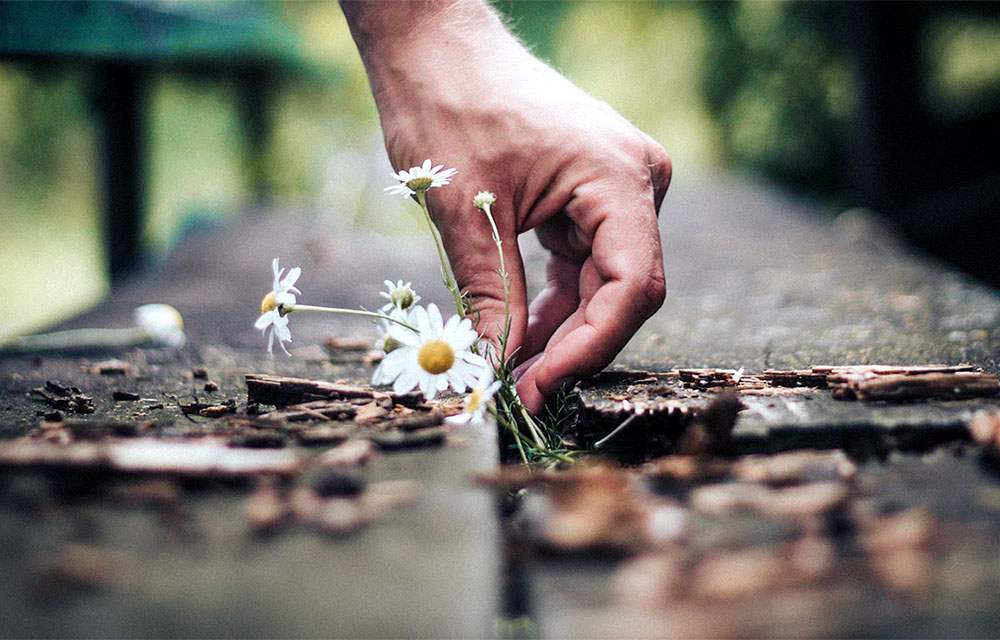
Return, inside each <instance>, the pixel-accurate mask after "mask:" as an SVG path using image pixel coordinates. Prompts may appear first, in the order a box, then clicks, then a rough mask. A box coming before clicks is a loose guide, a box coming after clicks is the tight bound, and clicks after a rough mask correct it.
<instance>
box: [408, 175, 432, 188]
mask: <svg viewBox="0 0 1000 640" xmlns="http://www.w3.org/2000/svg"><path fill="white" fill-rule="evenodd" d="M433 183H434V179H433V178H428V177H427V176H422V177H420V178H410V179H409V180H408V181H407V182H406V186H408V187H409V188H411V189H413V190H414V191H427V190H428V189H430V188H431V185H432V184H433Z"/></svg>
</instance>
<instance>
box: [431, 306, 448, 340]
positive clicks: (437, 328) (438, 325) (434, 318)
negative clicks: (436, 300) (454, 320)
mask: <svg viewBox="0 0 1000 640" xmlns="http://www.w3.org/2000/svg"><path fill="white" fill-rule="evenodd" d="M427 317H428V319H429V320H430V323H431V327H430V328H431V331H433V332H434V335H436V336H440V335H441V331H442V330H443V328H444V327H443V322H442V320H441V312H440V311H439V310H438V308H437V305H436V304H429V305H427Z"/></svg>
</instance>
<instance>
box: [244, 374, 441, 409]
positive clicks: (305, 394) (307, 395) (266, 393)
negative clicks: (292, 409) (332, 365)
mask: <svg viewBox="0 0 1000 640" xmlns="http://www.w3.org/2000/svg"><path fill="white" fill-rule="evenodd" d="M246 383H247V400H248V401H250V402H259V403H261V404H271V405H275V406H278V407H285V406H288V405H294V404H301V403H303V402H309V401H311V400H348V399H351V398H371V399H373V400H374V399H380V398H391V399H392V400H393V401H394V402H396V403H398V404H404V405H408V406H413V405H415V404H420V403H421V402H422V396H421V395H420V394H419V393H415V392H410V393H405V394H395V393H383V392H381V391H376V390H374V389H371V388H366V387H359V386H355V385H349V384H337V383H334V382H326V381H324V380H307V379H305V378H287V377H283V376H272V375H266V374H254V373H248V374H247V375H246Z"/></svg>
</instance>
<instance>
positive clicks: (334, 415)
mask: <svg viewBox="0 0 1000 640" xmlns="http://www.w3.org/2000/svg"><path fill="white" fill-rule="evenodd" d="M357 413H358V407H357V406H355V405H353V404H351V403H350V402H344V401H342V400H332V401H331V400H312V401H310V402H303V403H301V404H294V405H289V406H283V407H282V408H281V409H277V410H275V411H270V412H268V413H265V414H263V415H262V416H261V417H262V418H266V419H268V420H279V421H289V422H300V421H306V420H350V419H352V418H354V417H355V416H356V415H357Z"/></svg>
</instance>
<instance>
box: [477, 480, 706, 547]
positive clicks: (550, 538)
mask: <svg viewBox="0 0 1000 640" xmlns="http://www.w3.org/2000/svg"><path fill="white" fill-rule="evenodd" d="M478 480H479V482H480V483H482V484H485V485H488V486H495V487H499V488H503V489H505V490H516V489H519V488H524V487H540V488H541V489H542V491H543V495H544V496H545V498H546V499H547V509H545V510H544V511H543V512H542V513H541V514H540V516H539V521H538V522H536V523H534V525H533V530H534V531H535V536H536V540H535V542H537V543H538V544H540V545H543V546H546V547H552V548H555V549H559V550H563V551H570V552H579V551H588V550H612V551H618V552H627V553H631V552H636V551H640V550H642V549H646V548H650V547H655V546H659V545H664V544H669V543H673V542H676V541H678V540H680V539H682V538H683V537H684V535H685V533H686V530H687V514H686V512H685V510H684V509H683V508H681V507H679V506H677V505H676V504H674V503H672V502H670V501H669V500H666V499H664V498H661V497H659V496H657V495H655V494H653V493H652V492H650V491H649V490H648V489H646V488H645V487H644V486H643V485H642V483H640V482H637V478H636V477H635V476H634V474H630V473H628V472H626V471H623V470H621V469H617V468H612V467H608V466H605V465H594V466H589V467H587V466H581V467H574V468H571V469H569V470H567V471H562V472H536V473H531V472H528V471H523V470H522V469H521V468H517V469H514V468H504V469H501V470H500V471H499V472H497V473H495V474H493V475H481V476H479V477H478Z"/></svg>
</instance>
